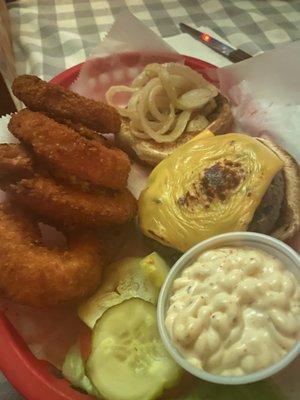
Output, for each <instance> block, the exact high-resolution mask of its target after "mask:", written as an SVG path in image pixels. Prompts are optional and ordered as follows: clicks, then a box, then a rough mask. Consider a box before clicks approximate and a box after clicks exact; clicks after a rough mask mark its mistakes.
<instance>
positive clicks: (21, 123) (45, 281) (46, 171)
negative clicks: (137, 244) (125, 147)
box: [0, 75, 137, 307]
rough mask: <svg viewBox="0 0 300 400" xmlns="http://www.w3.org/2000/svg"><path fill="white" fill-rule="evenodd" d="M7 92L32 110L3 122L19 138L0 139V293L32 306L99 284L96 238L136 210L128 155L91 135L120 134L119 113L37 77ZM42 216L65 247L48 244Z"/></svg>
mask: <svg viewBox="0 0 300 400" xmlns="http://www.w3.org/2000/svg"><path fill="white" fill-rule="evenodd" d="M13 92H14V94H15V95H16V96H17V97H18V98H19V99H20V100H22V101H24V103H25V105H26V106H27V107H29V108H30V109H24V110H22V111H20V112H18V113H16V114H14V115H13V116H12V117H11V120H10V122H9V125H8V127H9V130H10V131H11V133H12V134H13V135H14V136H16V137H17V138H18V139H19V140H20V142H21V143H20V144H1V145H0V187H1V189H3V190H5V191H6V192H7V193H8V194H9V195H10V196H11V199H10V202H6V204H5V203H4V204H2V205H1V206H0V292H1V293H4V295H5V296H7V297H8V298H10V299H12V300H15V301H18V302H20V303H22V304H27V305H31V306H39V307H43V306H52V305H57V304H61V303H69V302H74V301H78V300H80V299H82V298H83V297H85V296H87V295H90V294H91V293H92V292H93V291H94V290H95V289H96V288H97V286H98V285H99V282H100V278H101V269H102V266H103V264H104V262H106V261H107V260H106V257H105V251H104V248H105V247H106V245H105V244H103V241H104V239H103V238H104V237H105V236H106V235H107V234H109V229H111V228H113V227H115V226H119V225H122V224H124V223H126V222H128V221H131V220H132V219H133V218H134V217H135V215H136V212H137V203H136V199H135V198H134V197H133V195H132V194H131V193H130V192H129V190H128V189H127V188H126V186H127V178H128V175H129V171H130V159H129V158H128V156H127V154H126V153H124V152H123V151H122V150H120V149H118V148H116V147H113V146H112V145H111V144H110V142H108V141H107V140H106V139H105V138H104V137H103V136H101V135H100V134H99V133H98V132H101V133H106V132H110V133H116V132H118V130H119V129H120V117H119V114H118V113H117V111H116V110H115V109H114V108H113V107H110V106H107V105H106V104H104V103H98V102H95V101H93V100H89V99H86V98H84V97H82V96H79V95H77V94H75V93H72V92H70V91H68V90H64V89H63V88H61V87H60V86H58V85H53V84H50V83H47V82H43V81H42V80H40V79H39V78H37V77H34V76H29V75H25V76H21V77H18V78H16V80H15V82H14V84H13ZM97 131H98V132H97ZM39 222H44V223H47V224H50V225H52V226H54V227H56V228H57V229H59V230H60V231H62V232H63V233H64V234H65V235H66V238H67V244H68V245H67V248H66V249H64V250H63V249H49V248H47V247H45V246H44V245H43V243H42V237H41V233H40V232H39V228H38V223H39ZM99 229H101V230H102V232H101V238H102V239H100V236H99ZM103 230H104V231H103ZM107 236H108V235H107Z"/></svg>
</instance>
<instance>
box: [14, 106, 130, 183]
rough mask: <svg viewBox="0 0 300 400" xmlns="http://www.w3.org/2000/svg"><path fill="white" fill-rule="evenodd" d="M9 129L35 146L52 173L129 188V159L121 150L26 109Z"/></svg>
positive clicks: (33, 147) (36, 152) (36, 151)
mask: <svg viewBox="0 0 300 400" xmlns="http://www.w3.org/2000/svg"><path fill="white" fill-rule="evenodd" d="M8 128H9V130H10V131H11V132H12V134H13V135H15V136H16V137H17V138H18V139H20V140H21V141H23V142H24V143H26V144H27V145H30V146H31V147H32V150H33V152H34V153H35V154H36V155H37V156H38V157H39V158H40V160H41V161H42V162H43V163H44V164H45V165H46V166H48V167H50V169H51V173H53V174H55V172H56V171H57V172H58V176H60V177H61V176H62V175H68V176H69V177H70V178H73V177H74V178H75V179H77V180H81V181H85V182H88V183H90V184H92V185H95V186H104V187H108V188H111V189H124V188H125V187H126V184H127V178H128V174H129V171H130V160H129V158H128V156H127V154H126V153H124V152H123V151H122V150H120V149H117V148H113V147H111V148H108V147H106V146H104V145H103V144H102V143H100V142H99V141H97V140H89V139H87V138H85V137H83V136H81V135H80V134H79V133H78V132H76V131H75V130H73V129H72V128H70V127H68V126H66V125H62V124H59V123H58V122H56V121H54V120H52V119H51V118H49V117H47V116H45V115H44V114H41V113H39V112H33V111H30V110H26V109H25V110H22V111H20V112H18V113H17V114H14V115H12V117H11V120H10V122H9V124H8Z"/></svg>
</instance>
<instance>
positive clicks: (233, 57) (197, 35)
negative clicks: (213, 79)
mask: <svg viewBox="0 0 300 400" xmlns="http://www.w3.org/2000/svg"><path fill="white" fill-rule="evenodd" d="M179 28H180V30H181V32H184V33H188V34H189V35H190V36H192V37H193V38H194V39H196V40H199V42H201V43H203V44H205V45H206V46H208V47H209V48H210V49H212V50H214V51H216V52H217V53H219V54H221V55H222V56H223V57H226V58H228V59H229V60H230V61H231V62H233V63H237V62H239V61H243V60H246V59H247V58H251V57H252V56H251V55H250V54H248V53H246V52H245V51H243V50H240V49H237V50H236V49H234V48H232V47H231V46H228V45H227V44H225V43H222V42H220V41H219V40H217V39H215V38H213V37H212V36H210V35H209V34H208V33H204V32H201V31H198V30H197V29H194V28H192V27H191V26H188V25H186V24H183V23H182V22H181V23H180V24H179Z"/></svg>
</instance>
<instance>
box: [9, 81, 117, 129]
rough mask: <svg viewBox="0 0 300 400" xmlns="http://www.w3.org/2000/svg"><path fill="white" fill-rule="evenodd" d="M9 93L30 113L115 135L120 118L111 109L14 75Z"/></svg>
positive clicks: (52, 86)
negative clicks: (36, 112) (43, 114)
mask: <svg viewBox="0 0 300 400" xmlns="http://www.w3.org/2000/svg"><path fill="white" fill-rule="evenodd" d="M12 91H13V93H14V95H15V96H16V97H17V98H18V99H20V100H21V101H23V103H24V104H25V105H26V106H27V107H28V108H30V109H31V110H33V111H42V112H45V113H47V114H49V115H51V117H53V118H55V117H57V118H64V119H69V120H71V121H72V122H74V123H78V122H79V123H81V124H83V125H85V126H87V127H88V128H90V129H93V130H95V131H98V132H101V133H117V132H119V130H120V127H121V118H120V115H119V113H118V112H117V110H115V109H114V108H113V107H111V106H109V105H108V104H106V103H102V102H99V101H95V100H91V99H87V98H85V97H83V96H80V95H79V94H77V93H74V92H72V91H70V90H67V89H64V88H63V87H61V86H59V85H55V84H53V83H48V82H45V81H42V80H41V79H39V78H38V77H37V76H33V75H20V76H18V77H17V78H16V79H15V80H14V82H13V85H12Z"/></svg>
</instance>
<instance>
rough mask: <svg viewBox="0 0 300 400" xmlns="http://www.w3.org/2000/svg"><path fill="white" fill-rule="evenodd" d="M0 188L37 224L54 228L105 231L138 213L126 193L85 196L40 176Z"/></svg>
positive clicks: (101, 193) (72, 188) (73, 188)
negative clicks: (45, 224) (29, 213)
mask: <svg viewBox="0 0 300 400" xmlns="http://www.w3.org/2000/svg"><path fill="white" fill-rule="evenodd" d="M0 186H1V187H2V188H3V189H4V190H5V191H6V192H7V193H9V194H10V195H12V196H13V199H14V200H15V201H16V202H17V203H19V204H21V205H22V206H25V207H26V208H27V209H29V210H30V211H32V212H34V213H35V214H36V215H37V216H38V217H39V218H40V220H42V221H45V222H48V223H50V224H53V225H55V226H65V227H68V226H70V227H74V226H75V227H91V228H100V227H107V226H111V225H119V224H123V223H125V222H127V221H130V220H132V219H133V218H134V217H135V215H136V213H137V201H136V199H135V198H134V197H133V195H132V194H131V193H130V192H129V190H127V189H125V190H123V191H121V192H107V191H101V192H98V193H87V192H83V191H81V190H79V189H77V188H75V187H71V186H64V185H60V184H58V183H56V182H55V181H54V180H53V179H51V178H46V177H44V176H40V175H36V176H35V177H33V178H28V179H21V180H20V181H17V182H13V183H8V182H7V181H6V182H5V183H4V184H2V185H1V182H0Z"/></svg>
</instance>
